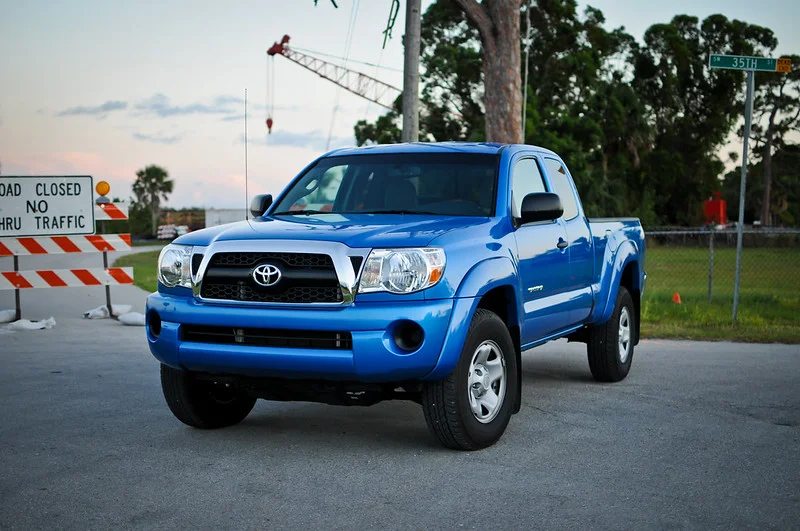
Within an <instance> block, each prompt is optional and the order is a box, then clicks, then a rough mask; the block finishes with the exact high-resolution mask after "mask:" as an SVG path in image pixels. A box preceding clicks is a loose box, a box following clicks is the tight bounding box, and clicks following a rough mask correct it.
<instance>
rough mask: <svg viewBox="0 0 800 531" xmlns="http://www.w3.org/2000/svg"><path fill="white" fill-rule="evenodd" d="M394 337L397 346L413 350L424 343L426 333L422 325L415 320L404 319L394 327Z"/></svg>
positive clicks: (409, 350)
mask: <svg viewBox="0 0 800 531" xmlns="http://www.w3.org/2000/svg"><path fill="white" fill-rule="evenodd" d="M392 339H393V340H394V344H395V345H397V348H399V349H400V350H404V351H406V352H413V351H414V350H417V349H418V348H419V347H420V345H422V340H423V339H425V333H424V332H423V331H422V327H421V326H420V325H418V324H417V323H415V322H413V321H402V322H400V323H398V324H397V326H395V327H394V330H393V332H392Z"/></svg>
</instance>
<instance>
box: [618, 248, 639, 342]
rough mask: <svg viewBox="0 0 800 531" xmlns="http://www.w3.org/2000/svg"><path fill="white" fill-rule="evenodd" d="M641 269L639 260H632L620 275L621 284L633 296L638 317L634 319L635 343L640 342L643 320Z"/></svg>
mask: <svg viewBox="0 0 800 531" xmlns="http://www.w3.org/2000/svg"><path fill="white" fill-rule="evenodd" d="M640 278H641V276H640V270H639V262H638V261H636V260H631V261H630V262H628V263H627V264H626V265H625V268H624V269H623V270H622V276H621V277H620V281H619V285H620V286H622V287H624V288H625V289H627V290H628V293H630V295H631V298H632V299H633V307H634V312H635V314H636V319H634V325H635V326H634V331H633V332H634V337H633V344H634V345H638V344H639V330H640V324H641V322H642V319H641V317H642V290H641V286H640V285H639V282H640V281H639V279H640Z"/></svg>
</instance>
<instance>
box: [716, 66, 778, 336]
mask: <svg viewBox="0 0 800 531" xmlns="http://www.w3.org/2000/svg"><path fill="white" fill-rule="evenodd" d="M708 66H709V67H710V68H725V69H729V70H744V71H745V72H747V85H746V89H745V90H746V97H745V104H744V145H743V146H742V178H741V183H740V186H739V223H738V224H737V227H736V279H735V280H734V284H733V322H734V323H735V322H736V316H737V314H738V311H739V281H740V280H741V277H742V231H743V230H744V196H745V188H746V185H747V151H748V148H749V145H750V127H751V125H752V120H753V90H754V89H753V86H754V85H755V72H756V71H761V72H784V73H785V72H789V71H791V69H792V60H791V59H788V58H785V57H782V58H780V59H774V58H770V57H747V56H742V55H720V54H711V56H710V57H709V58H708Z"/></svg>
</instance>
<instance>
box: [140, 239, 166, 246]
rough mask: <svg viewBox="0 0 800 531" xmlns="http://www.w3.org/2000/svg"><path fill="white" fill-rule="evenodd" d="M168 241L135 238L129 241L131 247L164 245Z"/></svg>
mask: <svg viewBox="0 0 800 531" xmlns="http://www.w3.org/2000/svg"><path fill="white" fill-rule="evenodd" d="M168 243H169V241H167V240H136V241H133V242H131V247H151V246H153V245H160V246H161V247H164V246H165V245H167V244H168Z"/></svg>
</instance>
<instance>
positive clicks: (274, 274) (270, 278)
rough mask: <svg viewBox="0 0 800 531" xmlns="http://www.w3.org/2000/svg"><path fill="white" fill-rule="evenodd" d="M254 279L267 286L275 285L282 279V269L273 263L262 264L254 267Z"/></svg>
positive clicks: (257, 282) (260, 284)
mask: <svg viewBox="0 0 800 531" xmlns="http://www.w3.org/2000/svg"><path fill="white" fill-rule="evenodd" d="M253 280H255V281H256V284H258V285H259V286H264V287H265V288H268V287H270V286H274V285H275V284H277V283H278V282H280V280H281V270H280V269H278V268H277V267H275V266H274V265H272V264H261V265H260V266H258V267H256V268H255V269H253Z"/></svg>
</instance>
